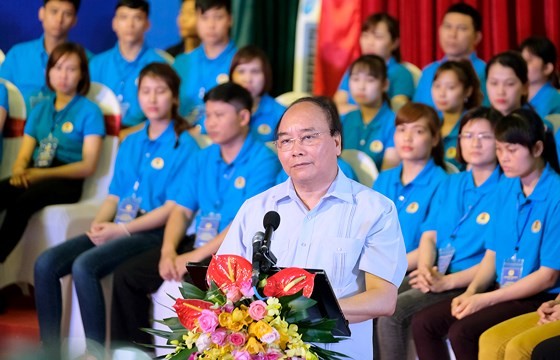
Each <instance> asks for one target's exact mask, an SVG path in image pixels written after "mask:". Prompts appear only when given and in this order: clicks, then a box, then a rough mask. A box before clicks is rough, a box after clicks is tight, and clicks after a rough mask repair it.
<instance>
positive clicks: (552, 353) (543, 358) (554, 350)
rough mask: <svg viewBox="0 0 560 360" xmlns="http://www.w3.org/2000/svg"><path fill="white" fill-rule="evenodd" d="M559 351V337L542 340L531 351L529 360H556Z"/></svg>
mask: <svg viewBox="0 0 560 360" xmlns="http://www.w3.org/2000/svg"><path fill="white" fill-rule="evenodd" d="M559 349H560V336H555V337H552V338H550V339H547V340H544V341H543V342H541V343H540V344H539V345H537V346H536V347H535V348H534V349H533V353H532V354H531V360H554V359H558V357H559V356H558V352H559Z"/></svg>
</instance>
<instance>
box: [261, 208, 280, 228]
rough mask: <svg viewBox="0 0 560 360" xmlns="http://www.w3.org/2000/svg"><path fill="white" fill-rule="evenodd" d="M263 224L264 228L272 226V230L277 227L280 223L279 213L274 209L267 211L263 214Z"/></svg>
mask: <svg viewBox="0 0 560 360" xmlns="http://www.w3.org/2000/svg"><path fill="white" fill-rule="evenodd" d="M263 225H264V228H265V229H268V228H269V227H270V226H272V229H273V230H276V229H278V225H280V215H279V214H278V213H277V212H276V211H269V212H267V213H266V214H265V215H264V219H263Z"/></svg>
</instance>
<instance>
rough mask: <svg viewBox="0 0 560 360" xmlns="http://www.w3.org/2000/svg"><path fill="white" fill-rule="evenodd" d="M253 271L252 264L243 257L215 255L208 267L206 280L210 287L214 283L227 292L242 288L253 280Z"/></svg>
mask: <svg viewBox="0 0 560 360" xmlns="http://www.w3.org/2000/svg"><path fill="white" fill-rule="evenodd" d="M252 271H253V266H252V265H251V263H250V262H249V261H248V260H247V259H245V258H242V257H241V256H237V255H214V256H213V257H212V261H210V265H209V266H208V272H207V273H206V280H207V281H208V284H209V285H210V283H211V282H212V281H213V282H214V283H216V285H217V286H218V287H219V288H220V289H222V291H224V292H227V290H228V289H229V288H236V289H240V288H242V286H243V284H244V283H246V282H247V281H250V280H251V273H252Z"/></svg>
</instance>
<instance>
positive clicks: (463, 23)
mask: <svg viewBox="0 0 560 360" xmlns="http://www.w3.org/2000/svg"><path fill="white" fill-rule="evenodd" d="M481 29H482V18H481V16H480V13H479V12H478V11H477V10H476V9H474V8H473V7H472V6H470V5H467V4H465V3H457V4H453V5H451V6H450V7H449V8H448V9H447V11H446V12H445V15H444V17H443V20H442V22H441V25H440V26H439V44H440V46H441V49H442V50H443V52H444V54H445V56H444V57H443V59H441V60H438V61H435V62H433V63H431V64H429V65H428V66H426V67H425V68H424V69H422V76H421V77H420V80H419V81H418V86H417V87H416V93H415V94H414V99H413V100H414V101H416V102H421V103H423V104H426V105H429V106H432V107H433V106H434V101H433V99H432V93H431V92H430V89H431V88H432V81H433V79H434V74H435V72H436V70H437V68H438V67H439V66H440V65H441V64H442V63H444V62H445V61H448V60H455V61H457V60H468V61H470V62H471V64H472V66H473V68H474V70H475V72H476V74H477V75H478V78H479V79H480V86H481V91H482V93H483V94H486V90H485V88H484V86H485V84H486V81H485V73H484V70H485V67H486V64H485V63H484V61H482V60H480V59H479V58H478V57H476V53H475V48H476V46H477V45H478V43H479V42H480V40H481V39H482V33H481V32H480V31H481Z"/></svg>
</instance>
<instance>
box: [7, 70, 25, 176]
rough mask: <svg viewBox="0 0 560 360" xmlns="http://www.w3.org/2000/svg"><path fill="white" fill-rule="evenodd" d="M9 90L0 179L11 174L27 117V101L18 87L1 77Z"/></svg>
mask: <svg viewBox="0 0 560 360" xmlns="http://www.w3.org/2000/svg"><path fill="white" fill-rule="evenodd" d="M0 82H1V83H3V84H4V86H6V89H7V91H8V118H7V119H6V123H5V125H4V130H3V136H4V142H3V145H2V163H1V164H0V179H4V178H6V177H8V176H10V175H11V173H12V165H13V164H14V162H15V161H16V158H17V154H18V152H19V148H20V146H21V140H22V136H23V128H24V127H25V120H26V118H27V110H26V107H25V101H24V100H23V96H22V95H21V92H20V91H19V90H18V88H17V87H16V86H15V85H14V84H12V83H11V82H9V81H8V80H4V79H0Z"/></svg>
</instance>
